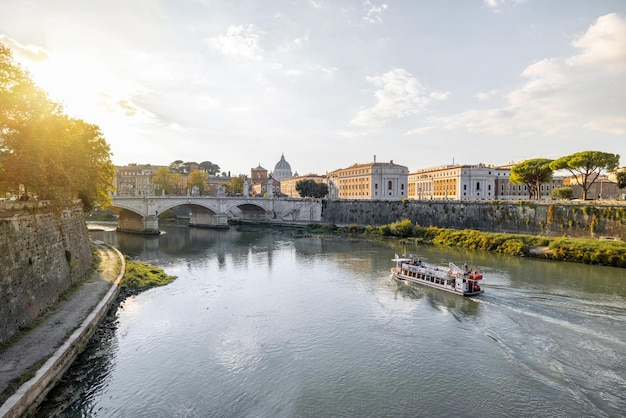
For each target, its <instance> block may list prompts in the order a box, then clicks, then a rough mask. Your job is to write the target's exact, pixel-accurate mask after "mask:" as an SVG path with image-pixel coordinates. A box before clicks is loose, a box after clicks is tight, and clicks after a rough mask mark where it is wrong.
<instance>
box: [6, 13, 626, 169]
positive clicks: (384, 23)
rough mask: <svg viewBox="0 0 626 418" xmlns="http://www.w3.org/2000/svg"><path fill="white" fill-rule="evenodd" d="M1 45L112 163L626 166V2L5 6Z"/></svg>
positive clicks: (229, 166) (232, 166)
mask: <svg viewBox="0 0 626 418" xmlns="http://www.w3.org/2000/svg"><path fill="white" fill-rule="evenodd" d="M0 42H1V43H4V44H5V45H7V46H9V47H10V48H11V49H12V50H13V53H14V57H15V59H16V61H18V62H19V63H21V64H22V65H24V66H25V68H27V69H28V70H29V71H30V72H31V75H32V77H33V80H34V81H35V82H36V83H37V84H38V85H39V86H41V87H42V88H44V89H45V90H46V91H48V92H49V93H50V96H51V97H52V98H53V99H54V100H57V101H59V102H61V103H63V104H64V108H65V111H66V113H68V114H69V115H70V116H74V117H79V118H81V119H83V120H85V121H86V122H89V123H93V124H96V125H98V126H100V128H101V129H102V131H103V133H104V136H105V138H106V140H107V142H108V143H109V144H110V146H111V151H112V153H113V157H112V160H113V163H114V164H115V165H118V166H123V165H127V164H129V163H137V164H147V163H150V164H154V165H169V164H170V163H171V162H173V161H175V160H178V159H181V160H183V161H196V162H198V163H200V162H202V161H211V162H213V163H215V164H218V165H219V166H220V168H221V170H222V171H226V172H229V171H230V172H231V174H232V175H237V174H249V171H250V169H251V168H252V167H255V166H256V165H257V164H258V163H259V162H260V163H261V165H263V166H264V167H265V168H267V169H268V170H270V171H271V170H272V169H273V168H274V164H276V162H277V161H279V159H280V155H281V154H284V155H285V159H286V160H287V161H288V162H289V163H290V165H291V168H292V169H293V171H294V172H295V171H297V172H298V173H299V174H307V173H316V174H324V173H325V172H327V171H332V170H335V169H339V168H346V167H349V166H350V165H352V164H355V163H367V162H371V161H373V157H374V155H376V158H377V160H378V161H381V162H382V161H390V160H394V162H396V163H398V164H402V165H405V166H407V167H409V170H410V171H414V170H417V169H421V168H428V167H435V166H442V165H448V164H453V163H456V164H467V165H474V164H479V163H483V164H490V165H504V164H508V163H512V162H519V161H522V160H524V159H528V158H552V159H555V158H558V157H561V156H564V155H569V154H572V153H575V152H579V151H585V150H597V151H602V152H608V153H612V154H619V155H620V156H621V157H622V159H621V162H620V165H621V166H625V165H626V113H625V111H624V109H626V2H624V1H623V0H596V1H565V0H555V1H551V2H546V1H537V0H467V1H463V2H459V1H457V0H442V1H438V2H411V1H398V2H389V3H386V2H384V1H376V0H343V1H338V2H336V1H330V0H309V1H301V2H288V1H286V0H268V1H264V2H256V1H252V0H240V1H232V2H217V1H213V0H182V1H173V0H162V1H159V2H152V1H147V0H138V1H132V2H127V1H123V0H112V1H109V2H106V3H100V2H84V1H79V0H59V1H55V2H48V1H44V0H32V1H29V2H24V1H21V0H4V1H2V2H1V3H0Z"/></svg>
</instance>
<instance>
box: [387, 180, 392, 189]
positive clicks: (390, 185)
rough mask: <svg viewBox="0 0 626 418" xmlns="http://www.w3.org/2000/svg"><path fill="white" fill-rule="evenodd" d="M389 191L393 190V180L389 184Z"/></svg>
mask: <svg viewBox="0 0 626 418" xmlns="http://www.w3.org/2000/svg"><path fill="white" fill-rule="evenodd" d="M387 189H388V190H391V189H393V183H392V182H391V180H389V182H388V183H387Z"/></svg>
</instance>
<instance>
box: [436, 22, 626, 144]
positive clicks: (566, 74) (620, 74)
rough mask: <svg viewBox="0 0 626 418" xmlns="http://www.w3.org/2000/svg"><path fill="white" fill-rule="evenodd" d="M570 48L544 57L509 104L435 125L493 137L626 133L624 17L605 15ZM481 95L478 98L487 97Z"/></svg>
mask: <svg viewBox="0 0 626 418" xmlns="http://www.w3.org/2000/svg"><path fill="white" fill-rule="evenodd" d="M572 45H573V46H574V47H575V48H577V50H578V52H577V53H576V54H574V55H572V56H570V57H558V58H546V59H543V60H541V61H538V62H536V63H534V64H532V65H529V66H528V67H527V68H526V69H525V70H524V71H523V72H522V74H521V76H522V78H523V79H525V83H524V84H523V85H522V86H521V87H520V88H519V89H516V90H513V91H510V92H509V93H508V94H506V95H505V96H504V98H505V100H506V104H505V106H503V107H501V108H493V109H489V110H469V111H466V112H463V113H460V114H456V115H452V116H449V117H444V118H439V120H437V123H438V124H439V126H440V127H442V128H445V129H450V128H460V129H465V130H467V131H469V132H478V133H483V134H491V135H504V134H516V135H520V136H526V135H543V136H549V135H558V136H563V137H567V136H568V135H571V134H573V133H578V132H580V131H581V130H593V131H598V132H603V133H607V134H613V135H620V134H623V133H624V132H625V131H626V118H625V117H624V109H626V19H624V18H623V17H620V16H618V15H617V14H609V15H605V16H602V17H600V18H598V19H597V20H596V22H595V23H594V24H592V25H591V26H590V27H589V29H588V30H587V31H586V32H585V33H584V34H583V35H582V36H581V37H580V38H578V39H576V40H574V41H573V43H572ZM488 96H489V95H488V94H486V93H479V95H478V96H477V97H478V98H479V99H484V98H487V97H488Z"/></svg>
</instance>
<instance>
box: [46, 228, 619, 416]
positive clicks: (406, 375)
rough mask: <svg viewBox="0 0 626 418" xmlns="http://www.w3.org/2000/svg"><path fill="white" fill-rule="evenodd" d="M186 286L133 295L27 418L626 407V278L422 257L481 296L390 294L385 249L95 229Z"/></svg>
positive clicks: (492, 260) (435, 254) (560, 412)
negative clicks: (455, 271)
mask: <svg viewBox="0 0 626 418" xmlns="http://www.w3.org/2000/svg"><path fill="white" fill-rule="evenodd" d="M94 238H95V239H101V240H105V241H108V242H110V243H112V244H113V245H115V246H116V247H117V248H119V249H120V250H121V251H122V252H123V253H124V254H126V255H127V256H128V257H130V258H132V259H135V260H141V261H146V262H149V263H151V264H153V265H156V266H159V267H162V268H163V269H165V271H166V272H167V273H168V274H172V275H176V276H178V278H177V280H175V281H174V282H173V283H171V284H169V285H167V286H164V287H161V288H155V289H151V290H149V291H146V292H144V293H141V294H139V295H137V296H134V297H131V298H128V299H127V300H126V301H125V302H124V303H123V304H122V305H121V306H120V308H119V310H118V312H117V315H118V319H117V322H116V325H115V326H114V327H111V328H110V330H109V331H108V332H106V333H104V334H103V335H102V336H101V339H100V341H99V343H97V344H93V345H91V346H90V347H88V349H87V350H86V351H85V352H84V353H83V355H82V356H81V357H80V358H79V360H78V361H77V362H76V363H75V365H74V366H72V368H71V369H70V371H69V372H68V373H67V375H66V376H65V377H64V379H63V381H62V382H61V383H60V384H59V385H58V386H57V387H56V388H55V389H54V390H53V391H52V392H51V393H50V395H49V397H48V399H47V400H46V402H45V403H44V404H43V405H42V407H41V408H40V409H39V411H38V413H37V416H42V417H43V416H69V417H418V416H419V417H422V416H423V417H436V416H437V417H439V416H442V417H447V416H450V417H460V416H462V417H506V416H509V417H527V416H528V417H530V416H550V417H575V416H576V417H578V416H598V417H603V416H606V417H615V416H624V414H625V412H624V411H626V270H624V269H617V268H610V267H599V266H587V265H581V264H571V263H562V262H561V263H559V262H546V261H540V260H532V259H524V258H515V257H508V256H502V255H496V254H490V253H483V252H474V251H466V250H459V249H450V248H441V247H434V246H419V247H415V248H410V249H407V252H409V251H412V252H413V253H414V254H415V256H417V257H420V258H421V259H422V260H424V261H426V262H429V263H434V264H444V265H447V263H448V262H449V261H453V262H455V263H456V264H461V265H462V264H463V263H465V262H467V263H468V264H470V265H472V266H474V267H477V268H478V269H479V270H481V271H482V272H483V273H484V276H485V283H484V284H483V288H484V289H485V293H484V294H483V295H481V296H480V297H476V298H463V297H460V296H457V295H453V294H448V293H445V292H442V291H439V290H436V289H430V288H426V287H422V286H419V285H415V284H413V285H409V284H404V285H403V284H398V283H396V282H395V281H393V280H391V279H390V277H389V271H390V268H391V266H392V262H391V258H392V257H393V256H394V252H403V250H404V249H403V248H397V247H396V248H394V247H390V246H389V245H383V244H381V243H376V242H367V241H362V240H347V239H340V238H337V237H332V236H327V237H307V236H301V235H300V234H298V233H297V232H294V231H290V230H248V231H244V230H240V229H236V228H231V229H230V230H222V231H216V230H205V229H193V228H192V229H190V228H187V227H181V226H171V227H167V228H166V231H165V233H164V234H162V235H161V236H159V237H140V236H134V235H127V234H117V233H115V232H114V231H108V232H99V233H95V235H94Z"/></svg>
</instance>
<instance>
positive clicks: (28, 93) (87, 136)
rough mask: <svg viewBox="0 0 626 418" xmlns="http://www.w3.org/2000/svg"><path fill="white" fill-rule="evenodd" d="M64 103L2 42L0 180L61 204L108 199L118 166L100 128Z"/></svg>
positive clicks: (105, 201)
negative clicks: (65, 107) (72, 112)
mask: <svg viewBox="0 0 626 418" xmlns="http://www.w3.org/2000/svg"><path fill="white" fill-rule="evenodd" d="M62 110H63V109H62V106H61V105H60V104H58V103H56V102H54V101H52V100H50V99H49V98H48V96H47V94H46V93H45V92H44V91H43V90H41V89H40V88H38V87H37V86H36V85H35V84H34V83H33V82H32V81H31V79H30V76H29V74H28V72H26V71H24V70H23V69H22V68H21V67H20V66H19V65H17V64H15V63H13V60H12V55H11V51H10V50H9V49H8V48H6V47H5V46H3V45H1V44H0V182H1V183H3V187H5V188H7V189H10V190H17V189H19V185H23V187H24V192H25V194H26V195H37V196H39V197H40V198H41V199H45V200H50V201H52V203H54V204H59V205H60V206H63V205H65V204H66V203H67V202H68V201H70V200H73V199H76V198H79V199H81V200H82V202H83V205H84V209H85V210H91V209H92V208H93V207H94V206H95V205H97V204H101V205H103V206H106V205H107V204H108V203H109V202H110V195H111V191H112V189H113V178H114V175H115V168H114V166H113V163H112V162H111V159H110V157H111V152H110V148H109V145H108V144H107V143H106V141H105V139H104V137H103V135H102V133H101V132H100V129H99V128H98V127H97V126H96V125H91V124H88V123H86V122H84V121H82V120H80V119H72V118H69V117H68V116H67V115H65V114H64V113H63V111H62Z"/></svg>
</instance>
